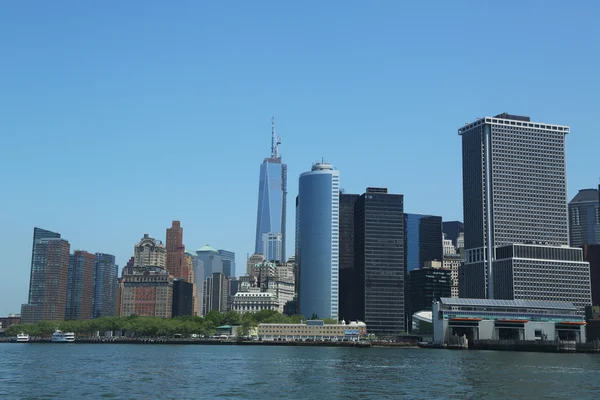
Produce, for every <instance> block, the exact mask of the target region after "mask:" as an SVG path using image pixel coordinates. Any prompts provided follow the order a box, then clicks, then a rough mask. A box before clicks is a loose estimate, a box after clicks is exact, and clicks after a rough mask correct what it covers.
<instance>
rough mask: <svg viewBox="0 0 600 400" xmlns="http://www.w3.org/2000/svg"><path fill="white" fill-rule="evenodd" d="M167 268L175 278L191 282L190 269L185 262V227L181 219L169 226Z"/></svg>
mask: <svg viewBox="0 0 600 400" xmlns="http://www.w3.org/2000/svg"><path fill="white" fill-rule="evenodd" d="M166 250H167V254H166V261H165V263H166V268H167V271H169V273H170V274H171V275H173V277H175V278H181V279H183V280H185V281H186V282H190V281H189V280H188V279H189V277H190V271H189V270H188V265H187V264H186V263H185V246H184V245H183V228H182V227H181V223H180V222H179V221H173V222H172V224H171V227H170V228H167V245H166Z"/></svg>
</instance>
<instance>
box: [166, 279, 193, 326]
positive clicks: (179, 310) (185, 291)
mask: <svg viewBox="0 0 600 400" xmlns="http://www.w3.org/2000/svg"><path fill="white" fill-rule="evenodd" d="M185 315H195V314H194V284H193V283H189V282H186V281H185V280H183V279H177V278H176V279H175V280H173V304H172V309H171V316H172V317H182V316H185Z"/></svg>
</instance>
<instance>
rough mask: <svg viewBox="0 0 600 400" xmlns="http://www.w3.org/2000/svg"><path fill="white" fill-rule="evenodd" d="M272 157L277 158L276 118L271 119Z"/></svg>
mask: <svg viewBox="0 0 600 400" xmlns="http://www.w3.org/2000/svg"><path fill="white" fill-rule="evenodd" d="M271 157H275V117H271Z"/></svg>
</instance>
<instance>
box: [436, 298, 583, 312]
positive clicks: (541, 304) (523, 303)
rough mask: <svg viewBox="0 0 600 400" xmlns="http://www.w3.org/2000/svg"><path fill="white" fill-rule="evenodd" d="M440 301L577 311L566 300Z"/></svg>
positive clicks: (459, 305)
mask: <svg viewBox="0 0 600 400" xmlns="http://www.w3.org/2000/svg"><path fill="white" fill-rule="evenodd" d="M440 302H441V303H442V304H443V305H446V306H457V307H498V308H527V309H538V310H544V309H546V310H569V311H577V307H575V306H574V305H573V304H571V303H568V302H566V301H542V300H496V299H461V298H449V297H442V298H441V299H440Z"/></svg>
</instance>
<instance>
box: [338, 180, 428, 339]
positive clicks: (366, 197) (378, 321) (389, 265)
mask: <svg viewBox="0 0 600 400" xmlns="http://www.w3.org/2000/svg"><path fill="white" fill-rule="evenodd" d="M404 232H405V229H404V196H403V195H401V194H390V193H388V192H387V189H385V188H367V190H366V193H364V194H363V195H361V196H360V198H359V199H358V200H357V201H356V209H355V246H356V247H355V258H354V262H355V268H356V269H357V274H356V275H355V279H357V280H359V281H360V286H361V287H362V289H361V290H360V291H359V292H357V293H356V296H358V302H359V305H360V307H359V316H360V318H358V319H360V320H362V321H364V322H365V323H366V324H367V325H368V326H369V330H370V331H371V332H372V333H373V334H375V335H376V336H378V337H392V336H397V335H399V334H400V333H401V332H403V331H405V330H406V323H405V322H406V319H405V317H406V316H405V314H406V312H407V311H408V310H407V308H406V305H405V274H406V269H405V268H406V265H405V259H404V243H405V238H404ZM438 242H439V240H438ZM345 318H346V317H345Z"/></svg>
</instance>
